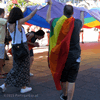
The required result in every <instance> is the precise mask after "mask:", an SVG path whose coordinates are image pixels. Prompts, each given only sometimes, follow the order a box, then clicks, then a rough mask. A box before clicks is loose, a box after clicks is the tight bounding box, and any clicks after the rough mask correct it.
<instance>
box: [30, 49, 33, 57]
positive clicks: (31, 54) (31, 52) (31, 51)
mask: <svg viewBox="0 0 100 100" xmlns="http://www.w3.org/2000/svg"><path fill="white" fill-rule="evenodd" d="M32 56H34V53H33V49H31V50H30V57H32Z"/></svg>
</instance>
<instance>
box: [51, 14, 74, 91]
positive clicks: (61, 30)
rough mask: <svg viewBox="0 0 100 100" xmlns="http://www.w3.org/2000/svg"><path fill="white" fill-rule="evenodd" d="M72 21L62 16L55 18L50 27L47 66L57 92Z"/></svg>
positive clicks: (66, 55)
mask: <svg viewBox="0 0 100 100" xmlns="http://www.w3.org/2000/svg"><path fill="white" fill-rule="evenodd" d="M74 21H75V19H74V18H73V17H70V18H67V17H66V16H64V15H63V16H62V17H60V18H55V19H54V20H53V22H52V25H51V33H50V45H49V66H50V70H51V73H52V76H53V79H54V82H55V86H56V89H57V90H61V85H60V79H61V75H62V71H63V69H64V67H65V63H66V60H67V57H68V53H69V48H70V39H71V35H72V32H73V29H74Z"/></svg>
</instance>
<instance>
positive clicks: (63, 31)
mask: <svg viewBox="0 0 100 100" xmlns="http://www.w3.org/2000/svg"><path fill="white" fill-rule="evenodd" d="M72 18H73V17H71V18H68V19H67V20H65V22H64V24H63V26H62V28H61V31H60V33H59V36H58V40H57V44H59V43H60V42H61V41H62V40H63V39H64V38H65V36H66V35H67V33H68V32H69V28H70V22H71V21H72ZM66 26H67V27H66Z"/></svg>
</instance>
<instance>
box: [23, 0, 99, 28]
mask: <svg viewBox="0 0 100 100" xmlns="http://www.w3.org/2000/svg"><path fill="white" fill-rule="evenodd" d="M64 6H65V4H63V3H60V2H57V1H55V0H53V4H52V7H51V18H57V17H61V16H62V15H63V8H64ZM35 8H36V6H28V7H27V10H26V11H25V12H24V17H26V16H28V15H29V14H30V13H31V12H32V11H33V10H34V9H35ZM73 8H74V14H73V17H74V18H75V19H80V17H81V12H82V11H83V12H84V18H85V20H84V21H85V23H84V28H91V27H96V26H97V25H98V24H96V25H95V24H94V25H92V23H91V22H93V20H91V21H90V20H89V18H91V17H92V18H91V19H94V20H95V21H96V23H98V21H97V20H99V21H100V19H99V18H100V14H99V13H98V12H95V11H92V10H87V9H85V8H83V7H73ZM47 10H48V5H46V6H45V7H41V9H40V10H38V11H37V13H36V14H35V16H34V17H32V19H30V20H29V21H28V22H27V23H26V24H28V25H36V26H40V27H44V28H50V24H48V23H47V22H46V20H45V19H46V14H47ZM89 23H90V24H89Z"/></svg>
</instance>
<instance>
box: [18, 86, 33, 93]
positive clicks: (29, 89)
mask: <svg viewBox="0 0 100 100" xmlns="http://www.w3.org/2000/svg"><path fill="white" fill-rule="evenodd" d="M31 90H32V88H31V87H26V88H25V89H21V91H20V93H26V92H29V91H31Z"/></svg>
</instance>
